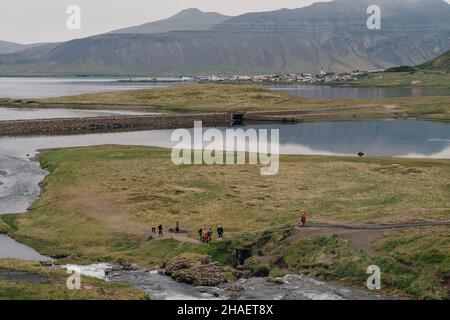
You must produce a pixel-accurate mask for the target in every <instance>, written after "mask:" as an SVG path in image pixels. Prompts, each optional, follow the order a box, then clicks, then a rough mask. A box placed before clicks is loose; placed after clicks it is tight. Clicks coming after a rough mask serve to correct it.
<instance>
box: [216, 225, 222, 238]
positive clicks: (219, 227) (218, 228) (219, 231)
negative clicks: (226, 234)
mask: <svg viewBox="0 0 450 320" xmlns="http://www.w3.org/2000/svg"><path fill="white" fill-rule="evenodd" d="M217 234H218V235H219V239H222V238H223V228H222V226H221V225H218V226H217Z"/></svg>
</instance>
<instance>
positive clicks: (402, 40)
mask: <svg viewBox="0 0 450 320" xmlns="http://www.w3.org/2000/svg"><path fill="white" fill-rule="evenodd" d="M379 1H382V0H379ZM429 1H432V2H433V3H432V5H429ZM371 2H372V1H369V0H360V1H359V2H358V3H356V4H355V2H354V1H353V0H352V1H349V0H335V1H332V2H323V3H315V4H313V5H311V6H308V7H304V8H299V9H281V10H276V11H270V12H262V13H248V14H244V15H240V16H237V17H229V18H227V19H225V20H224V21H222V22H219V23H217V24H215V25H214V26H212V27H211V28H209V29H207V30H179V31H168V32H164V33H135V34H129V33H108V34H103V35H98V36H93V37H88V38H84V39H76V40H72V41H68V42H65V43H62V44H59V45H56V46H55V45H53V47H51V48H48V47H40V48H39V50H37V49H34V50H30V49H29V50H25V51H23V52H20V53H18V54H10V55H0V72H3V73H13V74H14V73H27V72H28V73H33V74H40V73H45V74H49V73H54V74H88V75H89V74H91V75H98V74H101V75H180V74H191V75H199V74H211V73H222V74H224V73H228V74H230V73H236V74H238V73H241V74H242V73H247V74H256V73H275V72H277V73H278V72H295V71H304V72H313V71H320V69H323V70H327V71H349V70H353V69H366V70H367V69H384V68H389V67H392V66H398V65H417V64H420V63H423V62H425V61H428V60H430V59H432V58H434V57H436V56H437V55H439V54H441V53H443V52H445V51H447V50H449V49H450V41H449V39H450V26H449V24H448V21H450V5H449V4H448V3H446V2H444V1H443V0H426V1H425V0H397V1H395V3H394V1H382V3H385V6H383V17H384V18H383V20H382V29H381V30H368V29H367V27H366V20H367V17H368V15H367V13H366V5H367V4H368V3H371ZM404 4H411V5H409V6H405V5H404ZM188 12H189V11H188ZM191 12H192V9H191Z"/></svg>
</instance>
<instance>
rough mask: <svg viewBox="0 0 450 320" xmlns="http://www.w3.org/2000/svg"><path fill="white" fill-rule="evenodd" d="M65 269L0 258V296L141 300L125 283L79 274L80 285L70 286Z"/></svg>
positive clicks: (140, 292) (15, 298)
mask: <svg viewBox="0 0 450 320" xmlns="http://www.w3.org/2000/svg"><path fill="white" fill-rule="evenodd" d="M9 271H14V272H19V273H22V274H23V275H25V276H26V275H31V276H39V277H41V278H40V279H39V281H36V280H35V279H29V278H28V279H27V278H26V277H25V279H22V280H18V279H8V278H4V277H2V276H1V274H2V272H9ZM68 276H69V275H68V274H67V273H66V272H65V271H64V270H57V269H51V268H49V267H42V266H41V265H40V264H39V263H37V262H28V261H19V260H12V259H3V260H1V259H0V300H143V299H147V296H146V294H145V293H144V292H142V291H140V290H138V289H135V288H132V287H130V286H127V285H122V284H117V283H109V282H105V281H102V280H99V279H94V278H90V277H85V276H82V278H81V289H80V290H69V289H68V288H67V285H66V281H67V278H68Z"/></svg>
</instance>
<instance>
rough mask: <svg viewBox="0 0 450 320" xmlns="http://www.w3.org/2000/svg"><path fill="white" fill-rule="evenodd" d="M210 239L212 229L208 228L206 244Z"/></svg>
mask: <svg viewBox="0 0 450 320" xmlns="http://www.w3.org/2000/svg"><path fill="white" fill-rule="evenodd" d="M211 239H212V229H211V228H209V229H208V242H210V241H211Z"/></svg>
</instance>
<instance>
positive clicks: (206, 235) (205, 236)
mask: <svg viewBox="0 0 450 320" xmlns="http://www.w3.org/2000/svg"><path fill="white" fill-rule="evenodd" d="M169 232H175V233H180V232H182V230H181V229H180V224H179V222H178V221H177V223H176V227H175V229H169ZM184 232H186V231H184ZM224 232H225V231H224V229H223V227H222V226H221V225H218V226H217V236H218V238H219V239H222V238H223V235H224ZM156 234H158V236H159V237H164V227H163V225H162V224H159V225H158V224H156V223H155V222H153V223H152V235H153V236H156ZM198 235H199V238H200V242H203V243H210V242H211V240H212V235H213V231H212V229H211V228H206V227H203V228H200V229H199V230H198Z"/></svg>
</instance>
